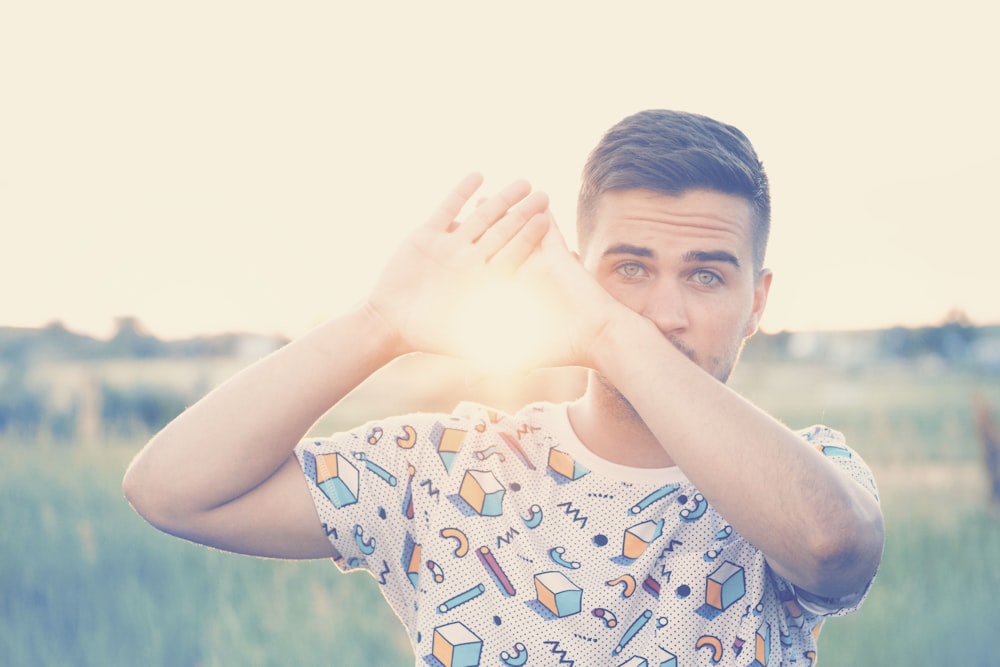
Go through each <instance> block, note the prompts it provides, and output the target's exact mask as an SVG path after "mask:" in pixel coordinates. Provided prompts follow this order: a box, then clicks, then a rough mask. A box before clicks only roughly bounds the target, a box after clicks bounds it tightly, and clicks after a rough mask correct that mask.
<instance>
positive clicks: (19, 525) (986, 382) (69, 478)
mask: <svg viewBox="0 0 1000 667" xmlns="http://www.w3.org/2000/svg"><path fill="white" fill-rule="evenodd" d="M734 384H735V385H736V386H737V387H738V388H739V389H740V390H741V391H743V392H744V393H745V394H747V395H748V396H750V397H751V398H753V399H754V400H755V401H757V402H758V403H759V404H761V405H762V406H763V407H765V408H767V409H768V410H770V411H771V412H772V413H774V414H775V415H777V416H778V417H779V418H782V419H784V420H786V421H787V422H788V423H790V424H795V425H801V426H805V425H808V424H810V423H814V422H824V423H828V424H830V425H832V426H835V427H837V428H839V429H840V430H843V431H845V433H847V435H848V438H849V441H850V442H851V443H852V444H853V445H854V446H855V447H856V448H858V449H859V450H860V451H861V452H862V453H863V455H864V456H865V458H866V459H867V460H868V461H869V463H870V464H872V467H873V468H874V469H875V472H876V478H877V479H878V481H879V483H880V491H881V497H882V502H883V509H884V512H885V515H886V521H887V544H886V551H885V559H884V561H883V564H882V569H881V572H880V574H879V577H878V579H877V582H876V584H875V587H874V589H873V590H872V592H871V594H870V596H869V598H868V600H867V602H866V604H865V606H864V608H863V609H862V610H861V611H860V612H859V613H857V614H855V615H853V616H849V617H847V618H843V619H835V620H832V621H830V622H828V623H827V624H826V626H825V628H824V630H823V634H822V637H821V639H820V664H822V665H823V666H824V667H836V666H842V667H846V666H852V667H856V666H864V665H887V666H888V665H963V666H985V665H997V664H1000V658H997V657H995V654H996V650H995V648H994V643H995V641H996V639H995V635H996V632H997V629H998V628H1000V600H998V599H997V598H998V593H1000V568H997V566H996V562H997V557H998V555H1000V514H998V513H997V512H996V511H994V510H991V509H990V508H988V507H987V504H986V502H985V493H986V492H985V484H984V479H983V476H982V473H981V471H980V468H979V465H978V462H979V450H978V445H977V442H976V439H975V432H974V426H973V420H972V409H971V398H972V396H973V394H974V393H976V392H981V393H982V394H983V395H985V396H986V397H987V398H988V400H990V401H991V403H992V405H993V406H994V407H1000V378H997V377H992V378H983V377H977V376H975V375H973V374H970V373H958V372H942V371H940V370H938V371H934V372H933V373H923V372H919V371H914V370H912V369H910V370H908V369H902V368H896V369H869V370H865V371H855V372H854V373H850V374H845V373H832V372H831V371H830V370H829V369H823V368H809V369H803V368H801V367H780V368H770V369H768V370H766V371H765V370H764V369H757V368H753V367H749V368H744V369H741V371H740V374H739V376H738V377H737V378H735V379H734ZM362 398H364V397H363V396H362ZM358 400H361V399H358ZM366 405H367V407H366V409H377V406H376V407H374V408H373V407H371V406H370V405H368V404H366ZM349 412H350V411H349ZM356 417H357V415H356V414H353V413H349V414H342V415H340V416H337V415H335V416H334V417H333V418H331V420H328V423H333V424H336V423H337V422H338V420H344V421H345V422H348V423H350V421H351V420H352V419H354V418H356ZM141 444H142V443H141V442H136V443H125V444H119V445H102V446H99V447H90V448H79V447H72V446H58V445H51V444H50V445H28V444H24V443H17V442H0V461H2V465H0V527H2V530H0V665H3V666H8V667H22V666H23V667H40V666H48V665H53V666H54V665H59V666H64V665H94V666H102V667H108V666H118V665H144V666H161V665H162V666H168V665H169V666H171V667H174V666H191V667H195V666H204V667H208V666H216V665H219V666H223V665H324V664H334V662H333V660H332V659H331V656H338V658H337V661H336V664H337V665H346V666H352V665H359V666H360V665H379V666H389V667H393V666H396V665H399V666H403V665H412V664H413V658H412V656H411V655H410V653H409V649H408V646H407V644H406V640H405V637H404V635H403V633H402V631H401V630H400V629H399V628H398V627H397V625H396V620H395V618H394V617H393V615H392V613H391V612H390V611H389V610H388V608H387V607H386V606H385V605H384V604H383V603H382V602H381V600H380V598H379V594H378V590H377V586H376V584H375V583H374V581H373V580H371V579H370V578H368V577H366V576H364V575H352V576H342V575H339V574H337V573H336V572H335V570H334V568H333V566H332V565H331V564H330V563H329V562H326V561H317V562H279V561H267V560H260V559H252V558H245V557H239V556H233V555H229V554H224V553H220V552H216V551H213V550H210V549H206V548H203V547H198V546H195V545H191V544H188V543H186V542H183V541H180V540H175V539H171V538H168V537H166V536H164V535H161V534H159V533H157V532H156V531H155V530H153V529H152V528H150V527H149V526H147V525H146V524H145V523H143V522H142V520H141V519H139V518H138V517H137V516H136V515H134V514H133V513H132V511H131V509H130V508H129V507H128V505H127V504H126V503H125V501H124V500H123V499H122V497H121V493H120V480H121V474H122V472H123V470H124V467H125V465H126V464H127V462H128V460H129V459H130V458H131V456H132V455H133V453H134V452H135V451H136V450H137V449H138V448H139V447H140V446H141ZM358 609H364V613H363V614H359V613H357V611H356V610H358ZM359 619H364V620H363V622H361V621H360V620H359ZM588 667H589V666H588ZM598 667H600V666H598Z"/></svg>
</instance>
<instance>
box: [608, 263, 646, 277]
mask: <svg viewBox="0 0 1000 667" xmlns="http://www.w3.org/2000/svg"><path fill="white" fill-rule="evenodd" d="M615 271H616V272H617V273H618V274H619V275H621V276H622V277H624V278H628V279H636V278H642V277H644V276H645V275H646V274H647V272H646V267H645V266H643V265H642V264H640V263H639V262H622V263H621V264H619V265H618V266H616V267H615Z"/></svg>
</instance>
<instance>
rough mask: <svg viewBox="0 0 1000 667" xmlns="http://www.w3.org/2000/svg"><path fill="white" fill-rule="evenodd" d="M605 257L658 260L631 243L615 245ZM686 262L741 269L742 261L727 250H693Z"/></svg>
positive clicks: (642, 248)
mask: <svg viewBox="0 0 1000 667" xmlns="http://www.w3.org/2000/svg"><path fill="white" fill-rule="evenodd" d="M603 255H604V257H608V256H611V255H632V256H633V257H650V258H654V259H655V258H656V253H655V252H654V251H653V250H652V249H651V248H647V247H645V246H637V245H632V244H630V243H619V244H617V245H613V246H611V247H610V248H608V249H607V250H605V251H604V253H603ZM684 261H685V262H687V263H690V264H694V263H698V262H725V263H726V264H732V265H733V266H734V267H735V268H737V269H739V268H740V260H739V259H737V258H736V256H735V255H733V254H732V253H729V252H726V251H725V250H691V251H689V252H687V253H685V254H684Z"/></svg>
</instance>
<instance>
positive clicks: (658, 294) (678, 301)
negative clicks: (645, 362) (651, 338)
mask: <svg viewBox="0 0 1000 667" xmlns="http://www.w3.org/2000/svg"><path fill="white" fill-rule="evenodd" d="M645 296H646V298H645V302H644V303H643V306H642V309H641V310H640V311H639V313H640V314H641V315H642V316H643V317H645V318H646V319H648V320H650V321H651V322H653V324H655V325H656V327H657V328H658V329H659V330H660V331H662V332H663V333H664V334H671V333H680V332H682V331H684V330H686V329H687V328H688V312H687V304H686V303H685V299H684V290H683V289H682V288H681V287H680V286H679V285H676V284H675V283H674V282H673V281H671V280H658V281H657V282H656V284H655V285H653V286H652V287H651V288H650V289H649V290H648V291H647V293H646V295H645Z"/></svg>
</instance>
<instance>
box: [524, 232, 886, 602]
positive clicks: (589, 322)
mask: <svg viewBox="0 0 1000 667" xmlns="http://www.w3.org/2000/svg"><path fill="white" fill-rule="evenodd" d="M522 272H524V273H526V274H532V276H533V278H534V279H535V280H538V281H540V282H541V283H543V284H545V285H547V286H548V289H549V290H551V291H552V293H553V294H557V295H558V296H557V297H556V298H554V299H553V300H552V302H553V304H556V306H557V307H560V311H559V312H560V315H561V319H562V321H564V322H566V327H565V328H564V330H563V331H561V332H560V333H559V336H558V337H559V338H560V340H562V341H569V345H568V347H566V349H563V351H562V352H563V354H568V355H569V357H571V358H572V359H573V361H572V363H576V364H579V365H582V366H586V367H589V368H592V369H594V370H596V371H598V372H599V373H600V374H601V375H603V376H604V377H605V378H607V379H608V380H609V381H610V382H611V384H612V385H613V386H614V387H615V388H616V389H617V390H618V391H619V392H621V394H622V395H623V396H624V397H625V398H626V399H628V402H629V403H630V404H631V405H632V407H633V408H634V409H635V411H636V412H637V413H638V415H639V417H641V421H642V423H643V424H644V426H645V429H647V432H646V433H645V435H643V434H641V433H640V434H639V435H640V437H647V438H648V439H649V440H650V443H649V446H651V447H655V448H660V449H661V450H663V451H661V452H660V454H661V456H660V460H664V457H663V456H662V454H663V452H664V451H665V453H666V455H667V457H666V460H668V461H672V462H673V463H674V464H676V465H677V466H678V467H680V469H681V470H683V471H684V473H685V474H686V475H687V477H688V478H689V479H690V480H691V481H692V482H693V483H694V484H695V486H697V487H698V489H699V490H700V491H701V492H702V493H703V494H704V496H705V498H706V499H707V500H708V501H709V502H710V503H712V505H713V506H714V507H715V508H716V509H717V510H718V511H719V512H720V514H722V516H724V517H726V519H727V520H728V521H729V522H730V523H731V524H732V526H733V527H734V528H735V529H736V530H737V531H739V532H740V533H741V534H742V535H743V536H744V537H746V538H747V539H748V540H749V541H750V542H751V543H753V544H754V545H756V546H757V547H758V548H759V549H760V550H761V551H762V552H763V553H764V555H765V556H766V557H767V560H768V562H769V564H770V565H771V566H772V567H773V568H774V569H775V571H776V572H778V573H779V574H780V575H782V576H783V577H784V578H786V579H787V580H789V581H791V582H792V583H794V584H795V585H796V586H799V587H801V588H802V589H804V590H806V591H808V592H810V593H813V594H815V595H817V596H821V597H829V598H839V597H844V596H847V595H850V594H853V593H857V592H860V591H861V590H862V589H863V588H864V586H865V585H866V584H867V582H868V581H869V580H870V579H871V577H872V576H873V574H874V572H875V570H876V568H877V567H878V563H879V560H880V558H881V553H882V543H883V525H882V515H881V512H880V510H879V507H878V504H877V502H876V501H875V500H874V498H873V497H872V496H871V495H870V493H868V491H867V490H865V489H864V488H863V487H862V486H861V485H860V484H858V483H856V482H855V481H854V480H852V479H850V478H849V477H848V476H847V475H845V474H843V473H842V472H841V471H839V470H837V469H836V467H835V465H834V464H833V463H832V462H830V461H829V460H827V459H826V457H824V456H823V455H822V454H821V453H820V452H818V451H817V450H815V449H814V448H812V447H809V446H808V445H807V444H805V443H804V442H803V441H802V439H801V438H800V437H799V436H798V435H797V434H795V433H794V432H793V431H791V430H790V429H788V428H786V427H785V426H784V425H782V424H781V423H779V422H778V421H776V420H775V419H773V418H772V417H770V416H769V415H767V414H766V413H765V412H763V411H762V410H760V409H758V408H756V407H755V406H753V405H752V404H750V403H749V402H748V401H746V400H745V399H743V398H742V397H741V396H739V395H738V394H736V393H735V392H734V391H732V390H730V389H729V388H728V387H727V386H726V385H725V384H724V383H722V382H720V381H719V380H717V379H716V378H715V377H713V376H711V375H710V374H709V373H708V372H706V371H705V370H704V369H703V368H701V367H699V366H698V365H696V364H695V363H694V362H693V361H691V360H690V359H689V358H688V357H687V356H685V355H684V354H683V353H682V352H680V351H679V350H678V349H677V348H676V347H675V346H674V345H673V344H672V343H671V342H670V341H669V340H668V339H667V337H666V336H665V335H664V333H663V332H662V331H661V330H660V329H658V328H657V325H656V324H654V323H653V322H652V321H651V320H650V319H647V318H646V317H644V316H643V315H641V314H639V313H637V312H634V311H633V310H632V309H630V308H629V307H627V306H625V305H623V304H622V303H620V302H619V301H618V300H617V299H616V298H614V297H612V296H611V295H610V294H609V293H608V292H607V291H605V289H604V288H602V286H601V285H600V284H599V283H598V282H597V281H596V280H595V279H594V277H593V276H592V275H591V274H590V273H589V272H588V271H587V270H585V269H584V268H583V266H582V265H581V264H580V262H579V261H577V260H576V258H574V257H573V256H572V255H571V254H570V253H569V252H568V251H567V250H566V248H565V245H564V244H563V243H562V241H561V238H559V237H558V230H557V229H556V228H555V227H553V228H551V229H550V232H549V234H548V236H547V237H546V239H545V240H544V241H543V243H542V244H541V245H540V248H539V250H537V251H536V253H535V254H533V255H532V257H531V258H530V259H529V260H528V261H527V262H525V264H524V265H523V267H522ZM558 342H559V341H555V343H558ZM556 347H558V346H556ZM553 359H554V360H555V361H560V362H563V361H564V359H558V358H555V357H553ZM588 397H589V394H588ZM584 412H585V411H584ZM633 434H635V433H632V434H630V435H633Z"/></svg>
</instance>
